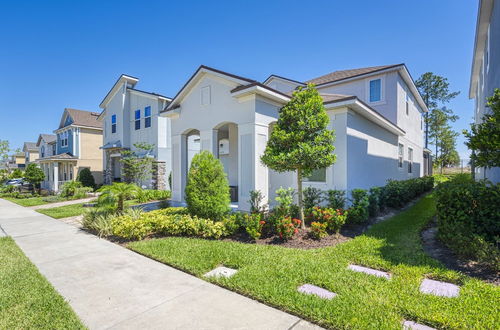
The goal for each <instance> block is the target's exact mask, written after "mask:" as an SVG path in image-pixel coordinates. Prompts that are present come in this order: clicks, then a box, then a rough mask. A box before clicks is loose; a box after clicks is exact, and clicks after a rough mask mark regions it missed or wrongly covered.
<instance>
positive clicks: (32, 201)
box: [2, 197, 48, 207]
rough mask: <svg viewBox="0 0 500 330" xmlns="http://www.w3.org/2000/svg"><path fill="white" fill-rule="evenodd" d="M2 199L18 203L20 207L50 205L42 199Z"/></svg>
mask: <svg viewBox="0 0 500 330" xmlns="http://www.w3.org/2000/svg"><path fill="white" fill-rule="evenodd" d="M2 198H3V199H5V200H8V201H9V202H12V203H16V204H18V205H21V206H26V207H29V206H37V205H43V204H48V202H46V201H44V200H43V199H42V197H30V198H13V197H2Z"/></svg>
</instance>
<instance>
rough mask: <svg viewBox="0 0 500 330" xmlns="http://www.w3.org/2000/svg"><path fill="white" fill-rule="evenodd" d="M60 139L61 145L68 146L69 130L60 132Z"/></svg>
mask: <svg viewBox="0 0 500 330" xmlns="http://www.w3.org/2000/svg"><path fill="white" fill-rule="evenodd" d="M59 139H60V140H61V147H67V146H68V131H64V132H62V133H61V134H59Z"/></svg>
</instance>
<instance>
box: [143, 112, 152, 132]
mask: <svg viewBox="0 0 500 330" xmlns="http://www.w3.org/2000/svg"><path fill="white" fill-rule="evenodd" d="M144 127H146V128H147V127H151V107H146V108H144Z"/></svg>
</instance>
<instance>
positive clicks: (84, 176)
mask: <svg viewBox="0 0 500 330" xmlns="http://www.w3.org/2000/svg"><path fill="white" fill-rule="evenodd" d="M76 180H77V181H80V182H81V183H82V185H83V186H84V187H91V188H95V179H94V176H93V175H92V172H90V169H89V168H88V167H84V168H83V169H82V170H81V171H80V173H79V174H78V177H77V178H76Z"/></svg>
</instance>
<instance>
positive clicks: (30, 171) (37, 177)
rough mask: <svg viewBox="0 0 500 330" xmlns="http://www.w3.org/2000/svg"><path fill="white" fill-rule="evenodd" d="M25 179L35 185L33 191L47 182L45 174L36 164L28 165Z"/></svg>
mask: <svg viewBox="0 0 500 330" xmlns="http://www.w3.org/2000/svg"><path fill="white" fill-rule="evenodd" d="M24 178H25V179H26V180H27V181H28V182H29V183H31V184H32V185H33V191H35V190H36V187H38V186H39V185H40V183H42V181H43V180H45V173H43V171H42V169H41V168H40V167H38V166H37V165H36V164H35V163H30V164H28V167H26V171H24Z"/></svg>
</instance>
